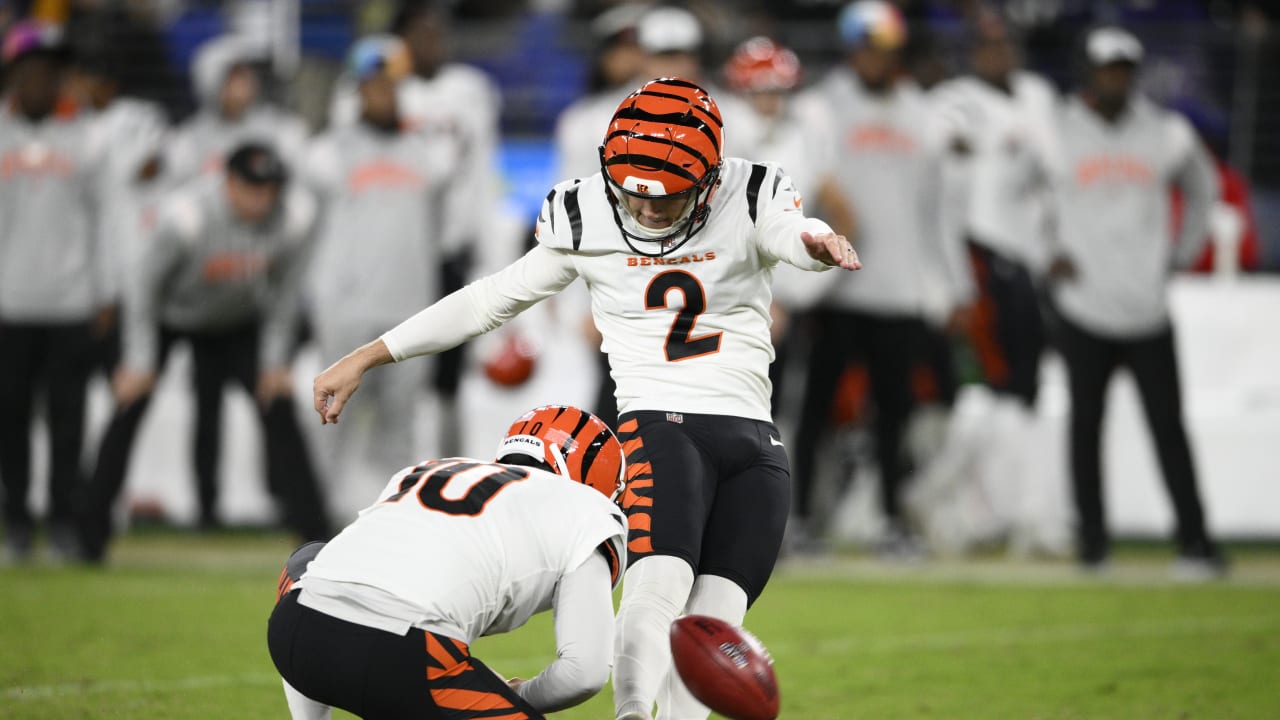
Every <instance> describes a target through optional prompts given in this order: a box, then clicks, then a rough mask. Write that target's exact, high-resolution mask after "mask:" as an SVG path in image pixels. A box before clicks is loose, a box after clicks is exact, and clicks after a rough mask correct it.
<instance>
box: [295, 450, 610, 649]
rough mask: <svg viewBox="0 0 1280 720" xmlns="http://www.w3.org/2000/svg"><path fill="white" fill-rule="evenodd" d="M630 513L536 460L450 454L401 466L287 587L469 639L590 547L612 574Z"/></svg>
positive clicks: (503, 618) (330, 610)
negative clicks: (510, 461)
mask: <svg viewBox="0 0 1280 720" xmlns="http://www.w3.org/2000/svg"><path fill="white" fill-rule="evenodd" d="M626 532H627V531H626V520H625V519H624V518H623V516H622V512H621V511H620V510H619V509H618V506H617V505H615V504H614V503H612V502H610V501H609V499H608V498H606V497H605V496H604V495H602V494H600V493H599V492H598V491H596V490H595V489H593V488H591V487H588V486H586V485H582V484H580V483H576V482H574V481H572V480H568V479H566V478H563V477H560V476H558V475H553V474H551V473H548V472H545V471H543V470H538V469H535V468H528V467H521V466H516V465H500V464H497V463H490V462H483V461H480V460H471V459H468V458H447V459H443V460H432V461H429V462H424V463H422V464H420V465H416V466H414V467H408V468H405V469H404V470H401V471H400V472H399V473H396V475H395V476H393V477H392V478H391V480H390V482H388V483H387V486H386V488H384V489H383V491H382V493H381V494H380V495H379V496H378V500H377V502H375V503H374V504H373V505H370V506H369V507H368V508H365V509H364V510H362V511H361V512H360V516H359V517H358V518H356V520H355V521H354V522H352V523H351V524H350V525H348V526H347V527H346V528H345V529H344V530H343V531H342V532H341V533H339V534H338V535H337V537H335V538H334V539H333V540H331V541H329V543H328V544H326V545H325V546H324V548H323V549H322V550H321V551H320V553H319V555H317V556H316V558H315V559H314V560H312V561H311V563H310V564H309V565H308V566H307V570H306V572H305V573H304V574H303V575H302V577H301V579H300V580H299V581H298V582H297V583H296V584H295V585H294V587H300V588H302V595H301V596H300V597H299V599H298V600H299V602H300V603H301V604H302V605H305V606H307V607H310V608H312V609H313V610H319V611H321V612H324V613H326V614H328V615H331V616H333V617H337V618H339V619H342V620H346V621H348V622H353V623H356V624H359V625H364V626H366V627H373V628H377V629H380V630H386V631H388V632H393V633H396V634H404V633H405V632H407V631H408V629H409V628H410V627H416V628H419V629H422V630H426V631H429V632H435V633H440V634H442V635H445V636H447V637H451V638H455V639H457V640H461V641H462V642H464V643H467V644H468V645H470V644H471V643H472V642H474V641H475V639H476V638H477V637H480V636H483V635H494V634H498V633H504V632H508V631H510V630H514V629H515V628H517V627H520V626H521V625H523V624H524V623H525V622H526V621H527V620H528V619H529V618H530V617H531V616H533V615H534V614H536V613H539V612H542V611H544V610H548V609H550V608H551V605H552V599H553V597H554V593H555V588H556V585H557V583H559V581H560V578H561V577H563V576H564V575H565V574H567V573H570V572H572V571H574V570H576V569H577V568H578V567H579V566H580V565H582V563H583V562H585V561H586V560H587V558H589V557H590V556H591V554H592V553H594V552H600V553H602V554H604V556H605V560H606V561H607V562H608V563H609V567H610V570H611V571H612V573H613V577H614V584H615V586H616V584H617V581H618V580H619V579H621V572H622V569H623V568H624V567H625V564H626V548H625V543H626Z"/></svg>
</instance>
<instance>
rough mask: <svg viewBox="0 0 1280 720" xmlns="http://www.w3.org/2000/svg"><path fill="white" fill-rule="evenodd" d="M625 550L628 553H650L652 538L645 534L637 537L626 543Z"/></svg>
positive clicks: (651, 550)
mask: <svg viewBox="0 0 1280 720" xmlns="http://www.w3.org/2000/svg"><path fill="white" fill-rule="evenodd" d="M627 551H628V552H630V553H636V554H639V553H651V552H653V538H652V537H650V536H648V535H645V536H642V537H638V538H636V539H634V540H632V541H631V542H629V543H627Z"/></svg>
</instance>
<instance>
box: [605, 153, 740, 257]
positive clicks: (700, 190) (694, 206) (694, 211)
mask: <svg viewBox="0 0 1280 720" xmlns="http://www.w3.org/2000/svg"><path fill="white" fill-rule="evenodd" d="M600 164H601V167H602V168H603V167H604V146H603V145H602V146H600ZM601 174H602V175H604V180H605V187H606V188H607V190H608V193H609V206H610V209H611V210H612V211H613V220H614V222H615V223H617V225H618V230H619V231H621V232H622V239H623V240H624V241H626V243H627V247H629V248H631V250H632V251H633V252H635V253H637V254H640V255H645V256H648V257H661V256H663V255H667V254H669V253H672V252H675V251H676V250H677V249H679V248H680V246H682V245H684V244H685V243H686V242H688V241H689V239H690V238H692V237H693V236H694V235H697V234H698V232H699V231H700V230H702V228H703V227H705V226H706V223H707V218H708V217H709V216H710V215H711V196H712V195H714V194H715V189H716V185H717V183H718V182H719V179H720V166H719V165H716V166H714V167H712V168H711V169H710V170H709V171H708V172H707V173H706V174H705V175H703V176H702V178H701V179H700V180H698V182H697V183H696V184H695V185H694V186H693V187H691V188H689V189H688V190H685V191H684V192H680V193H672V194H669V195H652V194H647V193H643V192H640V191H639V190H638V188H637V189H632V188H628V187H624V186H623V185H620V184H618V182H617V181H616V180H614V179H613V177H612V176H611V175H610V174H609V173H608V172H607V171H603V170H602V171H601ZM632 180H634V178H630V177H629V178H628V181H629V182H627V185H636V186H639V187H647V186H649V183H645V182H643V181H638V180H636V181H634V182H631V181H632ZM627 197H634V198H641V199H648V200H662V199H666V198H675V197H684V198H685V203H684V207H683V208H682V209H681V211H680V212H679V213H678V214H677V215H676V219H675V220H674V221H672V223H671V224H670V225H668V226H667V227H665V228H651V227H648V226H646V225H644V224H642V223H641V222H640V219H639V218H637V217H636V215H635V213H633V212H632V211H631V208H630V207H628V205H627V202H626V198H627Z"/></svg>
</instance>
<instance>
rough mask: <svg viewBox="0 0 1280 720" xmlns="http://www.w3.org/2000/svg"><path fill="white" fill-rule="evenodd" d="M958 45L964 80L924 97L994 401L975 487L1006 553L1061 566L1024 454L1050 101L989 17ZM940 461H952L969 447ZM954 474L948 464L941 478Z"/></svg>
mask: <svg viewBox="0 0 1280 720" xmlns="http://www.w3.org/2000/svg"><path fill="white" fill-rule="evenodd" d="M968 43H969V55H968V57H969V73H968V74H966V75H963V76H961V77H957V78H954V79H952V80H949V81H947V82H944V83H942V84H941V85H939V86H937V87H935V88H934V89H933V91H932V93H931V100H932V101H933V103H934V107H935V116H936V117H937V118H938V121H939V123H938V124H939V126H940V131H941V133H942V142H943V143H944V145H945V147H946V149H947V166H946V173H947V175H946V179H947V199H948V202H949V210H950V211H951V212H949V213H948V222H947V231H948V232H949V233H951V234H952V235H953V237H955V238H956V242H957V243H959V244H960V245H962V246H964V247H966V248H967V254H968V256H969V259H968V261H969V263H970V264H971V266H972V268H973V277H974V280H975V283H976V286H977V291H978V292H977V301H976V302H975V303H974V305H973V312H970V313H967V314H966V315H965V316H964V317H963V319H964V320H965V322H964V323H962V325H963V328H962V329H963V330H964V331H965V334H966V335H967V336H968V337H969V339H970V342H971V344H972V347H973V348H974V351H975V356H976V359H977V361H978V367H979V369H980V370H981V371H982V379H983V382H984V384H985V385H986V386H987V387H988V388H990V389H991V391H992V392H993V393H994V395H995V402H994V403H993V405H992V410H991V414H990V417H989V418H988V419H987V422H986V423H985V424H986V429H987V433H986V436H985V442H984V446H983V448H982V452H981V458H982V460H981V466H980V469H979V472H978V480H979V482H980V483H981V484H982V486H983V487H984V488H985V490H986V492H987V494H988V496H989V497H991V498H992V506H993V510H994V512H995V514H996V515H997V517H998V520H997V522H998V523H999V524H1000V525H1001V526H1002V527H1003V529H1004V532H1006V533H1007V534H1008V537H1009V550H1010V551H1011V552H1012V553H1014V554H1018V555H1025V554H1030V553H1039V554H1045V555H1062V554H1064V553H1066V552H1068V551H1069V545H1070V543H1069V538H1070V533H1069V531H1068V524H1067V518H1066V516H1065V514H1064V513H1063V512H1062V507H1061V502H1060V501H1059V500H1058V495H1057V494H1056V493H1053V492H1048V491H1046V489H1045V488H1043V487H1040V486H1038V485H1037V484H1036V482H1035V478H1037V477H1039V476H1038V475H1037V474H1036V473H1034V471H1033V467H1032V466H1033V464H1034V458H1033V457H1031V455H1030V453H1031V452H1032V450H1033V448H1034V443H1033V442H1032V441H1031V438H1033V437H1034V436H1035V435H1036V430H1035V428H1036V424H1037V421H1038V418H1037V415H1036V412H1035V406H1036V399H1037V395H1038V390H1039V369H1040V357H1041V355H1042V354H1043V353H1044V349H1045V337H1044V327H1043V323H1042V321H1041V314H1040V298H1039V294H1038V290H1037V287H1036V283H1035V280H1034V277H1035V276H1038V275H1039V274H1040V273H1041V272H1043V269H1044V266H1045V259H1044V237H1043V235H1044V233H1043V228H1044V224H1045V213H1046V211H1047V209H1048V205H1049V204H1050V199H1049V190H1048V187H1047V183H1046V174H1047V168H1048V167H1049V164H1050V163H1051V162H1052V158H1053V155H1054V152H1055V148H1056V143H1057V139H1056V137H1055V133H1054V129H1053V128H1054V121H1053V115H1054V113H1055V112H1056V111H1057V110H1058V106H1059V101H1058V95H1057V93H1056V91H1055V90H1054V89H1053V88H1052V87H1051V86H1050V85H1049V83H1048V82H1046V81H1045V80H1044V79H1043V78H1041V77H1040V76H1038V75H1035V74H1033V73H1030V72H1028V71H1026V70H1022V69H1020V68H1019V62H1020V60H1019V52H1018V47H1017V44H1016V38H1015V37H1014V36H1013V33H1012V30H1011V29H1010V27H1009V26H1008V24H1007V23H1006V22H1005V21H1004V20H1003V19H1002V18H1001V17H1000V16H999V15H997V14H995V13H994V12H992V11H983V12H981V13H980V14H979V15H978V16H977V18H976V19H975V20H974V22H973V23H972V24H971V25H970V27H969V37H968ZM947 450H949V451H956V452H957V457H958V455H961V454H965V453H969V452H970V451H971V450H972V448H965V447H950V448H947ZM944 452H946V451H944ZM949 463H950V461H949V460H948V459H940V461H939V462H938V463H936V464H935V466H934V467H933V468H931V469H932V470H933V471H935V472H937V473H938V474H939V476H941V475H946V474H948V470H947V469H945V468H947V467H948V465H949ZM960 464H961V463H959V462H957V463H950V468H951V471H950V472H951V474H954V472H955V469H957V468H959V467H960ZM939 479H941V477H939ZM953 479H959V480H961V481H963V480H964V479H967V478H953Z"/></svg>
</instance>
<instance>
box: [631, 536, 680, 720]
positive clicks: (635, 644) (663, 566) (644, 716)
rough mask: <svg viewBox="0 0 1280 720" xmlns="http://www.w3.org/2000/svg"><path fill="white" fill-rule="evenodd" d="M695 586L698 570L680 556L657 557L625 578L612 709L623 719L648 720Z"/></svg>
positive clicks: (636, 567)
mask: <svg viewBox="0 0 1280 720" xmlns="http://www.w3.org/2000/svg"><path fill="white" fill-rule="evenodd" d="M692 588H693V569H692V568H691V567H689V563H687V562H685V561H684V560H681V559H679V558H674V557H667V556H665V555H653V556H650V557H647V558H644V559H642V560H640V561H639V562H637V563H636V564H634V565H632V566H631V569H630V570H628V571H627V574H626V576H625V578H624V579H623V590H622V604H621V606H620V607H619V609H618V620H617V624H616V628H617V630H616V635H615V638H614V653H615V655H614V661H613V705H614V709H615V711H616V717H618V718H619V719H620V720H621V719H622V718H625V719H626V720H648V719H649V718H650V717H651V715H650V713H651V712H652V710H653V703H654V701H655V699H656V698H657V697H658V690H659V686H660V684H661V682H662V677H663V675H664V674H665V673H666V672H667V668H668V667H669V666H670V665H671V648H670V645H669V643H670V640H669V637H670V632H671V623H672V621H674V620H675V619H676V616H678V615H679V614H680V611H681V610H682V609H683V608H684V606H685V603H686V602H687V601H688V599H689V592H690V590H692Z"/></svg>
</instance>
